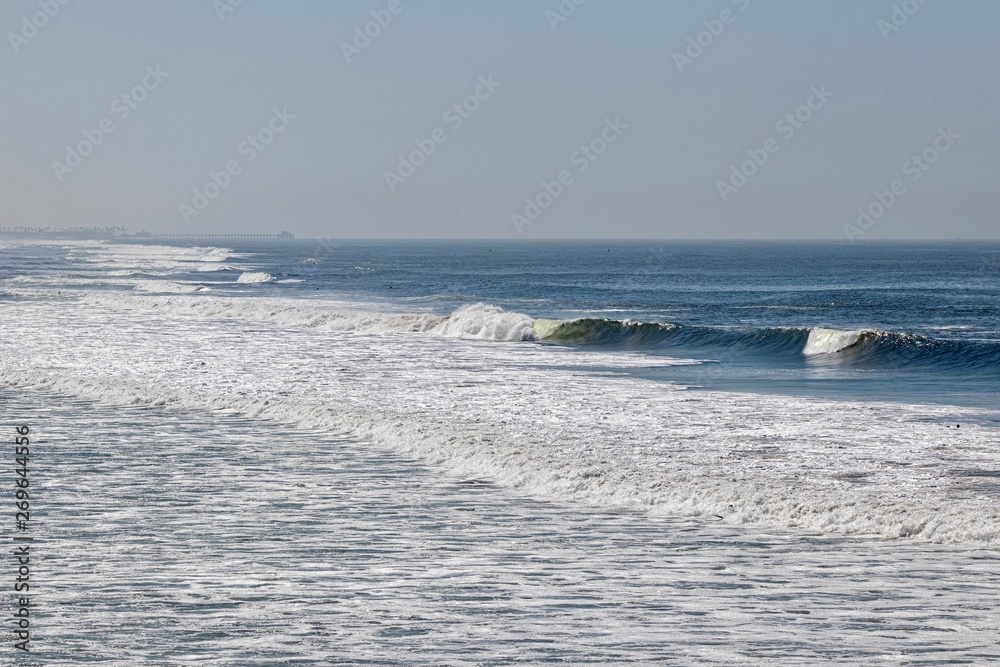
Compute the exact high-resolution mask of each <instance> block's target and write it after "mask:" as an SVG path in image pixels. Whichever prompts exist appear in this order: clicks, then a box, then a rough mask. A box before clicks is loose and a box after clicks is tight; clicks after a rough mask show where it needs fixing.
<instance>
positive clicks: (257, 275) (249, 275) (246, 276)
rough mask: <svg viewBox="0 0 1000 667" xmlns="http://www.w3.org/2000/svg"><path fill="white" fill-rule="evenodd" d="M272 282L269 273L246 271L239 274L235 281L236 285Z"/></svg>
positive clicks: (272, 278) (272, 277)
mask: <svg viewBox="0 0 1000 667" xmlns="http://www.w3.org/2000/svg"><path fill="white" fill-rule="evenodd" d="M272 280H274V276H272V275H271V274H270V273H263V272H260V271H246V272H244V273H241V274H240V277H239V278H237V279H236V282H238V283H250V284H256V283H268V282H271V281H272Z"/></svg>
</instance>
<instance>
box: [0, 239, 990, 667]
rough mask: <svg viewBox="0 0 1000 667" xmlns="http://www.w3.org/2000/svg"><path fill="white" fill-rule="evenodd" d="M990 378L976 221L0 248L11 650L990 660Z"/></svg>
mask: <svg viewBox="0 0 1000 667" xmlns="http://www.w3.org/2000/svg"><path fill="white" fill-rule="evenodd" d="M998 369H1000V243H996V242H979V243H968V242H936V243H930V242H921V243H917V242H914V243H898V242H894V243H888V242H886V243H878V242H865V243H857V244H849V243H843V242H815V243H808V242H772V243H765V242H673V241H671V242H667V241H663V242H660V241H656V242H621V241H614V242H599V241H592V242H555V241H552V242H540V241H539V242H522V243H515V242H507V241H475V242H473V241H467V242H457V241H447V242H445V241H442V242H428V241H420V242H417V241H407V242H403V241H400V242H374V241H372V242H365V241H333V240H296V241H281V242H277V241H274V242H246V243H239V244H235V245H227V246H226V247H199V246H194V245H192V244H190V243H181V242H176V243H169V244H167V243H164V244H159V245H153V244H143V243H130V242H118V243H114V242H88V241H65V242H53V241H45V242H42V241H11V240H8V241H2V240H0V374H2V378H3V382H2V384H0V405H2V406H3V415H4V420H3V421H4V423H5V424H6V426H5V427H4V428H6V429H7V431H8V435H9V436H10V438H11V439H12V440H13V437H14V434H15V432H14V429H15V427H16V426H19V425H22V424H23V425H27V426H29V427H30V429H31V438H32V440H31V462H30V466H29V468H30V475H31V487H30V488H31V490H32V497H31V508H32V514H31V523H30V527H29V528H27V529H24V530H23V532H22V533H18V532H17V531H15V530H14V529H11V530H10V531H8V532H9V533H11V535H12V536H13V537H17V536H18V534H21V535H22V536H23V534H25V533H26V534H30V535H31V536H32V537H33V538H34V539H33V541H32V547H31V548H32V550H33V552H32V553H33V556H32V558H33V560H32V571H31V576H32V577H33V579H32V589H31V590H32V604H33V605H34V606H33V607H32V616H31V632H32V634H31V647H32V654H34V655H37V656H39V657H40V659H42V660H43V664H67V665H69V664H89V663H97V662H101V663H102V664H121V665H130V664H150V665H151V664H171V665H178V664H206V665H277V664H287V665H294V664H303V665H305V664H324V665H326V664H330V665H334V664H337V665H340V664H343V665H521V664H636V665H639V664H650V665H652V664H691V665H733V664H782V665H815V664H844V665H869V664H874V663H879V664H899V665H910V664H913V665H915V664H941V663H943V662H950V663H954V664H994V663H997V662H1000V648H998V647H997V643H996V637H995V632H996V628H997V627H1000V606H998V603H997V601H996V590H998V588H1000V553H998V551H997V547H998V546H1000V509H998V507H997V501H998V499H1000V448H998V443H1000V438H998V436H1000V400H998V399H1000V374H998V372H997V371H998ZM12 440H11V444H12V445H13V441H12ZM10 449H11V451H10V452H8V454H5V455H8V456H9V458H10V459H11V465H13V459H14V454H13V447H11V448H10ZM15 489H16V487H15V484H14V483H13V480H12V479H11V478H8V482H6V483H5V485H4V493H6V494H7V495H8V496H9V497H10V498H11V502H10V517H9V520H10V521H11V522H13V521H14V512H15V510H14V502H13V498H14V495H15V492H16V491H15ZM14 576H15V570H14V569H12V567H11V566H8V567H7V572H4V571H2V570H0V580H4V579H11V581H13V577H14ZM5 585H6V584H5ZM13 628H14V624H13V623H8V627H7V628H5V631H10V634H11V636H13V634H14V632H13ZM12 641H13V640H12ZM25 664H27V663H25Z"/></svg>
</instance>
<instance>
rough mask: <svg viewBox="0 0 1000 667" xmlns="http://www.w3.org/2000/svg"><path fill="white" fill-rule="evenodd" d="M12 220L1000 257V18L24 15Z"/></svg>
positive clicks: (508, 6)
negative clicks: (857, 247) (995, 243)
mask: <svg viewBox="0 0 1000 667" xmlns="http://www.w3.org/2000/svg"><path fill="white" fill-rule="evenodd" d="M0 30H2V32H3V34H4V40H3V42H4V43H3V44H0V90H2V98H0V99H2V103H0V118H2V123H0V225H2V226H7V227H16V226H22V225H23V226H32V227H45V226H53V227H75V226H120V225H122V226H126V227H128V228H130V229H132V230H143V229H144V230H148V231H151V232H171V233H191V234H212V233H235V232H277V231H280V230H289V231H292V232H294V233H295V234H296V235H298V236H310V237H335V238H496V239H525V240H530V239H543V238H565V239H569V238H608V239H612V238H623V239H624V238H642V239H840V240H850V241H852V242H864V241H876V240H881V239H958V238H961V239H997V238H1000V219H998V211H1000V187H998V178H997V175H998V167H1000V99H998V96H1000V90H998V83H1000V69H998V67H997V63H1000V39H997V35H998V34H1000V3H998V2H996V1H995V0H961V1H959V0H951V1H950V2H949V1H946V0H923V1H921V0H811V1H804V0H676V1H669V0H615V1H612V0H503V1H502V2H501V1H499V0H494V1H491V2H487V1H485V0H479V1H474V0H343V1H321V0H282V1H278V0H176V1H173V2H163V1H162V0H160V1H155V2H154V1H153V0H145V1H142V0H4V2H3V3H2V4H0Z"/></svg>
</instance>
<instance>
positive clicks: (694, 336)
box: [534, 318, 1000, 368]
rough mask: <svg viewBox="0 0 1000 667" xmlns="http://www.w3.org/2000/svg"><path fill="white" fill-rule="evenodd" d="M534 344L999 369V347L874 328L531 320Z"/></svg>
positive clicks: (867, 363) (886, 364)
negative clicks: (722, 352) (600, 346)
mask: <svg viewBox="0 0 1000 667" xmlns="http://www.w3.org/2000/svg"><path fill="white" fill-rule="evenodd" d="M534 338H535V340H539V341H543V342H552V343H563V344H573V345H613V346H617V347H623V348H630V347H638V348H648V347H654V348H661V349H665V350H666V349H672V348H677V349H681V350H713V349H714V350H726V351H731V352H745V353H757V354H766V355H771V356H777V357H797V358H802V357H805V358H807V359H808V360H810V361H811V362H813V363H820V364H822V363H827V364H855V365H867V366H937V367H947V368H989V367H998V366H1000V343H996V342H989V341H969V340H952V339H938V338H929V337H926V336H919V335H915V334H907V333H899V332H894V331H880V330H877V329H859V330H844V329H831V328H824V327H814V328H725V327H703V326H684V325H679V324H673V323H667V322H635V321H631V320H612V319H599V318H581V319H574V320H562V321H560V320H546V319H539V320H535V323H534Z"/></svg>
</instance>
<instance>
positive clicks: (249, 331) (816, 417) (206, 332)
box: [0, 294, 1000, 545]
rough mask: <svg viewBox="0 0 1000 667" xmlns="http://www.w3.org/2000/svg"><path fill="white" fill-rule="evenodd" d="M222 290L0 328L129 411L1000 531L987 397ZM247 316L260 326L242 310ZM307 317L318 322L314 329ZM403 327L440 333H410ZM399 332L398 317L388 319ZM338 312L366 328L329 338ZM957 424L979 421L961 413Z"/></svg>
mask: <svg viewBox="0 0 1000 667" xmlns="http://www.w3.org/2000/svg"><path fill="white" fill-rule="evenodd" d="M224 301H227V299H219V298H213V297H210V296H209V297H200V296H170V297H151V296H135V295H129V294H119V295H105V294H93V295H89V296H88V298H87V299H84V300H82V301H80V302H68V303H62V304H60V306H59V308H58V309H56V308H51V307H48V306H47V305H46V304H45V303H44V302H25V303H18V304H5V306H4V308H5V317H4V318H3V321H2V322H0V327H2V328H3V329H4V330H5V331H6V330H8V329H9V330H10V331H19V330H21V329H22V328H23V327H26V326H28V325H29V324H30V323H32V322H35V323H37V322H39V321H44V322H45V323H46V326H45V327H44V328H42V329H40V330H39V331H38V334H37V337H36V340H35V341H34V342H33V345H32V347H31V348H30V349H25V348H23V346H21V345H18V344H17V341H18V340H19V339H18V338H17V337H16V336H14V335H6V334H5V335H2V336H0V377H2V378H3V380H4V381H5V382H7V383H8V384H16V385H19V386H32V387H39V388H45V389H49V390H54V391H58V392H62V393H67V394H73V395H79V396H84V397H87V398H92V399H97V400H102V401H105V402H108V403H113V404H115V403H117V404H143V405H154V406H161V407H168V408H171V407H176V408H184V409H193V410H210V411H222V412H227V413H231V414H238V415H242V416H246V417H252V418H263V419H274V420H280V421H283V422H286V423H291V424H295V425H299V426H304V427H309V428H322V429H325V430H329V431H334V432H338V433H350V434H353V435H355V436H359V437H362V438H366V439H368V440H369V441H371V442H373V443H374V444H376V445H378V446H382V447H386V448H388V449H391V450H393V451H399V452H404V453H407V454H409V455H415V456H419V457H421V458H423V459H424V460H427V461H430V462H433V463H435V464H437V465H439V466H441V467H443V468H446V469H449V470H451V471H453V472H455V473H456V474H460V475H463V476H467V477H475V478H489V479H493V480H495V481H497V482H498V483H500V484H504V485H506V486H510V487H513V488H518V489H522V490H524V491H526V492H528V493H531V494H532V495H535V496H538V497H544V498H557V499H563V500H572V501H577V502H584V503H587V504H594V505H604V506H612V507H623V508H630V509H635V510H641V511H646V512H649V513H652V514H660V515H670V516H692V517H700V518H703V519H706V520H717V519H716V517H719V519H718V520H721V521H723V522H728V523H734V524H749V525H756V526H771V527H797V528H801V529H808V530H816V531H822V532H838V533H862V534H871V535H881V536H883V537H893V538H900V537H905V538H912V539H917V540H923V541H934V542H947V543H968V544H988V545H992V544H997V543H998V541H1000V512H998V511H997V509H996V503H995V495H991V494H994V491H991V490H990V489H991V488H992V487H988V486H987V487H985V488H984V487H983V485H982V483H981V482H982V479H983V478H982V477H979V478H976V479H977V484H976V485H970V484H969V480H970V476H969V474H967V473H968V470H970V469H972V470H980V471H989V470H996V469H1000V453H998V452H997V450H996V447H995V437H996V432H995V429H989V428H985V427H982V426H977V425H975V424H973V423H970V422H969V421H968V420H969V419H971V418H973V417H975V415H976V414H978V413H977V412H976V411H974V410H971V409H963V408H952V407H947V406H926V405H925V406H918V405H909V406H908V405H891V404H873V403H854V402H835V401H823V400H817V399H802V398H784V397H778V396H760V395H753V394H736V393H731V394H723V393H715V392H707V391H691V390H688V389H687V388H686V387H682V386H677V385H672V384H669V383H663V382H653V381H647V380H639V379H636V378H626V377H619V376H614V375H608V374H607V373H606V372H605V371H606V370H607V368H608V367H609V366H611V367H613V365H614V364H616V363H620V362H622V361H625V363H628V360H630V359H638V358H641V355H635V356H633V355H621V354H618V355H614V354H604V353H600V352H591V351H586V350H578V349H572V348H566V347H561V346H539V345H495V344H485V343H484V342H483V341H482V340H473V339H485V338H489V337H496V338H497V339H499V340H524V338H523V336H525V335H527V333H529V332H531V331H533V330H532V328H531V325H532V323H531V321H530V318H527V316H523V315H518V314H516V313H506V312H503V311H500V310H499V309H496V308H494V307H490V306H479V307H475V308H467V309H460V311H457V312H456V313H455V314H453V315H452V316H450V317H449V318H446V319H444V320H441V319H440V318H434V317H433V316H430V315H428V316H427V318H428V319H417V320H412V319H410V320H407V318H412V316H405V315H393V314H385V313H383V314H379V315H377V316H375V315H373V314H371V313H369V314H367V315H366V314H364V313H353V314H351V315H350V316H347V314H346V313H343V312H337V313H329V312H328V313H325V314H323V313H312V314H311V315H310V314H307V313H303V312H302V310H301V308H296V307H293V306H291V305H288V304H285V305H282V304H281V303H280V302H274V301H270V300H268V299H261V298H254V299H228V301H230V302H232V304H231V305H229V306H224V305H223V303H222V302H224ZM126 309H129V310H126ZM268 309H270V311H269V312H268ZM185 310H186V311H187V312H186V314H185V315H183V316H181V315H179V314H180V313H182V312H184V311H185ZM123 312H130V313H131V314H130V315H129V316H122V313H123ZM235 313H240V315H238V316H237V317H236V319H237V320H240V319H243V320H247V319H252V320H253V323H252V324H250V325H240V324H238V322H234V318H233V315H234V314H235ZM220 314H222V315H220ZM310 316H312V317H318V318H324V319H322V322H320V321H319V320H312V322H313V323H314V324H316V325H320V324H321V325H322V326H313V327H310V326H308V324H305V325H304V323H308V322H310V320H309V319H308V318H309V317H310ZM365 317H368V318H371V319H370V320H369V321H368V322H366V321H365V320H364V318H365ZM393 318H399V319H395V320H394V319H393ZM435 320H436V321H435ZM406 321H409V323H410V325H411V326H414V325H416V326H415V328H411V329H410V331H414V330H418V331H422V332H423V333H425V334H430V335H422V336H409V335H405V336H404V335H399V334H400V332H399V330H398V327H399V326H400V325H401V324H402V323H403V322H406ZM288 322H294V323H295V324H294V325H292V326H289V324H288ZM262 323H263V324H262ZM446 323H447V324H446ZM387 325H391V326H393V327H397V328H396V329H395V330H393V331H391V332H389V333H375V332H374V331H373V329H375V328H385V327H387ZM442 325H444V326H442ZM338 326H340V327H342V330H347V331H351V332H353V334H354V335H351V336H344V335H337V334H335V333H334V334H331V333H330V332H332V331H336V327H338ZM344 327H346V329H345V328H344ZM535 333H537V332H535ZM462 338H470V340H462ZM644 361H647V362H648V360H644ZM659 362H660V363H671V361H670V360H667V359H664V358H662V357H661V358H659ZM954 421H962V422H964V424H963V428H962V429H960V430H958V429H950V428H947V427H946V424H948V423H951V422H954ZM959 463H960V465H961V471H963V472H961V474H958V473H955V472H954V471H956V470H959ZM949 471H951V472H949Z"/></svg>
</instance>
